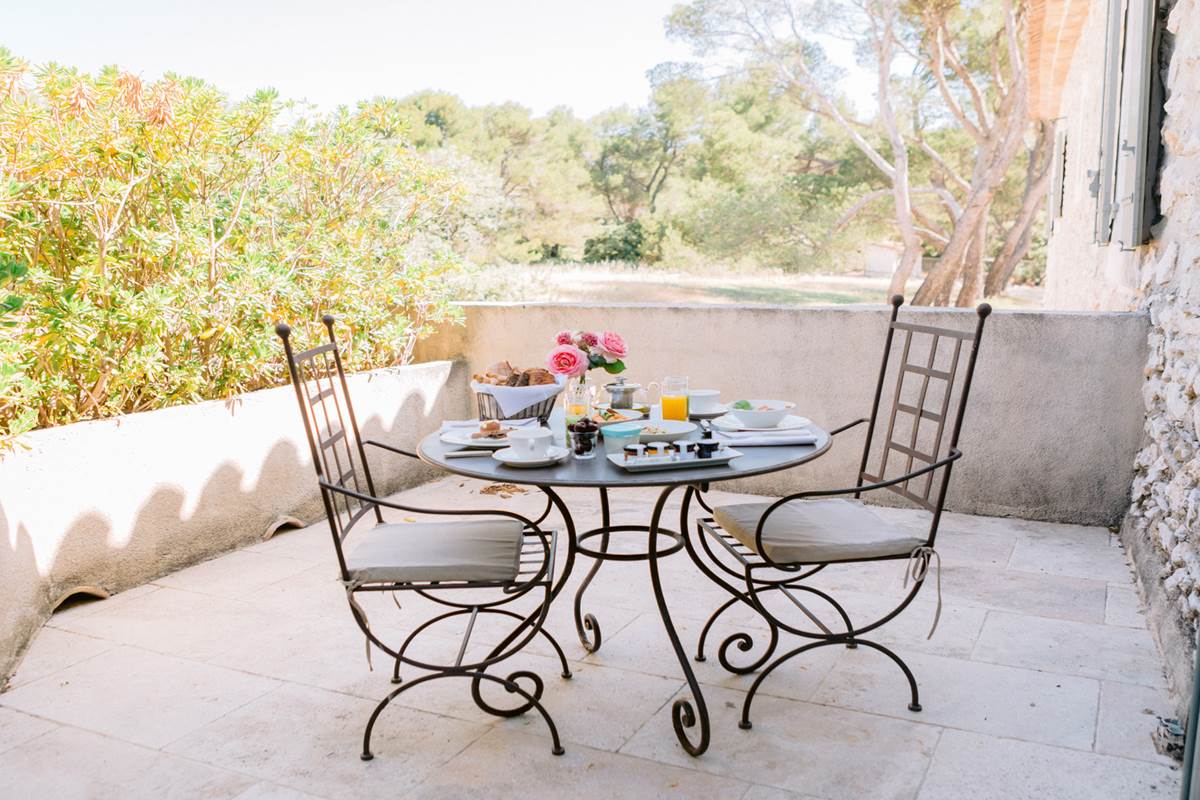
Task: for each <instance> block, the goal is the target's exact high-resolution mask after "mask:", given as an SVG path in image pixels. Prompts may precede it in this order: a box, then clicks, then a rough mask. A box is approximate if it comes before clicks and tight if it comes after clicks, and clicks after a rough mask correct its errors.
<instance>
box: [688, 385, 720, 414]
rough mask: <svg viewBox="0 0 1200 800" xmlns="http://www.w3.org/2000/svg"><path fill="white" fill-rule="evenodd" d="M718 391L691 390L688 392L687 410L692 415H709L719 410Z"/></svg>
mask: <svg viewBox="0 0 1200 800" xmlns="http://www.w3.org/2000/svg"><path fill="white" fill-rule="evenodd" d="M720 401H721V390H720V389H692V390H691V391H689V392H688V410H689V411H691V412H692V413H693V414H711V413H713V412H715V411H719V410H721V402H720Z"/></svg>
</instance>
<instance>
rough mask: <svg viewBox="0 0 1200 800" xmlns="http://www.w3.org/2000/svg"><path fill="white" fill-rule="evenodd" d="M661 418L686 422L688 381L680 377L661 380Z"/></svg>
mask: <svg viewBox="0 0 1200 800" xmlns="http://www.w3.org/2000/svg"><path fill="white" fill-rule="evenodd" d="M662 417H663V419H677V420H683V421H687V418H688V379H687V378H680V377H666V378H663V383H662Z"/></svg>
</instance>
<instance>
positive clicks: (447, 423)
mask: <svg viewBox="0 0 1200 800" xmlns="http://www.w3.org/2000/svg"><path fill="white" fill-rule="evenodd" d="M501 424H503V425H504V426H505V427H506V428H525V427H528V426H536V425H537V424H538V420H537V417H530V418H529V419H506V420H501ZM478 427H479V420H477V419H447V420H443V421H442V432H443V433H444V432H446V431H463V430H475V429H477V428H478Z"/></svg>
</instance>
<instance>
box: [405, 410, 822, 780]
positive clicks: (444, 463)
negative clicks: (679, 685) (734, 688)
mask: <svg viewBox="0 0 1200 800" xmlns="http://www.w3.org/2000/svg"><path fill="white" fill-rule="evenodd" d="M809 428H810V430H811V431H812V432H813V433H815V434H816V435H817V441H816V442H815V443H814V444H811V445H784V446H779V445H776V446H770V447H746V448H744V449H742V450H741V452H742V453H743V455H742V456H740V457H738V458H735V459H733V460H732V461H731V462H729V463H728V464H721V465H713V466H704V467H687V468H680V469H664V470H657V471H653V472H629V471H627V470H625V469H622V468H621V467H618V466H616V465H615V464H613V463H611V462H610V461H609V460H608V459H607V458H605V456H604V452H603V447H601V451H600V452H599V453H597V455H596V457H595V458H591V459H586V460H580V459H576V458H574V457H569V458H567V460H566V461H563V462H562V463H560V464H556V465H554V466H550V467H538V468H523V467H522V468H517V467H509V466H505V465H504V464H501V463H500V462H499V461H496V460H495V459H493V458H489V457H476V458H446V457H445V456H446V453H447V452H451V451H455V450H460V449H462V448H460V447H458V446H456V445H446V444H444V443H443V442H442V441H441V440H440V438H439V437H440V434H439V433H431V434H430V435H428V436H426V437H425V438H424V439H422V440H421V443H420V445H419V446H418V448H417V453H418V455H420V457H421V459H422V460H424V461H425V462H427V463H429V464H432V465H433V466H436V467H439V468H441V469H444V470H446V471H447V472H453V473H455V474H457V475H464V476H466V477H470V478H479V479H481V480H485V481H497V482H503V483H515V484H523V485H527V486H536V487H537V488H538V489H540V490H541V491H542V492H543V493H545V495H546V497H547V503H546V510H545V511H543V512H542V515H541V516H540V517H539V518H538V520H537V521H538V522H539V523H540V522H541V521H542V520H543V519H545V518H546V517H547V516H548V515H549V514H550V511H551V509H556V510H557V511H558V512H559V514H560V515H561V516H562V519H563V524H564V525H565V526H566V533H567V542H568V549H567V561H566V564H565V565H564V567H563V569H562V571H561V573H560V575H559V577H558V580H557V582H556V583H555V585H554V587H553V589H552V591H551V598H556V597H557V596H558V595H559V593H560V592H561V591H562V589H563V587H564V586H566V582H567V580H568V579H569V578H570V576H571V571H572V569H573V567H574V564H575V556H576V555H577V554H579V555H583V556H587V557H589V558H592V559H595V563H594V564H593V565H592V567H591V569H590V570H589V571H588V574H587V575H586V576H585V577H584V579H583V582H582V583H581V584H580V586H579V589H578V590H577V591H576V593H575V607H574V610H575V629H576V632H577V633H578V634H579V641H580V643H581V644H582V645H583V647H584V648H585V649H587V650H589V651H595V650H597V649H599V647H600V643H601V634H600V623H599V621H598V620H597V619H596V618H595V617H594V616H592V615H591V614H584V613H583V595H584V592H586V591H587V587H588V585H589V584H590V583H591V581H592V578H593V577H594V576H595V574H596V572H597V570H598V569H599V568H600V565H601V564H602V563H603V562H604V561H646V562H647V563H648V564H649V566H650V585H651V588H652V590H653V592H654V599H655V601H656V602H657V604H658V611H659V614H660V615H661V617H662V621H663V626H664V627H665V628H666V631H667V638H668V639H669V640H670V642H671V647H672V648H673V649H674V650H675V656H676V658H677V659H678V660H679V666H680V669H681V670H682V671H683V674H684V677H685V678H686V679H687V683H688V687H689V689H690V690H691V694H692V700H688V699H686V698H680V699H679V700H676V701H675V704H674V707H673V708H672V715H671V716H672V723H673V725H674V728H675V735H676V737H678V739H679V743H680V744H681V745H682V746H683V748H684V750H686V751H687V752H688V753H690V754H691V755H693V756H698V755H700V754H701V753H703V752H704V751H705V750H707V749H708V743H709V733H710V726H709V717H708V709H707V707H706V706H705V703H704V695H703V693H702V692H701V690H700V684H699V682H698V681H697V680H696V675H695V672H693V671H692V666H691V663H690V662H689V660H688V657H687V653H686V652H685V651H684V649H683V645H682V644H681V643H680V641H679V635H678V633H677V632H676V631H675V625H674V624H673V623H672V621H671V612H670V609H669V608H668V606H667V600H666V597H665V595H664V593H663V590H662V579H661V577H660V575H659V568H658V559H660V558H664V557H666V556H669V555H672V554H674V553H677V552H679V551H680V550H681V549H683V548H684V547H687V548H688V552H689V553H690V554H692V556H693V560H694V561H696V562H697V564H700V562H699V560H698V559H697V558H696V556H695V551H694V550H693V549H692V545H691V540H690V534H689V526H688V512H689V509H690V506H691V500H692V498H693V497H696V498H697V499H698V501H699V503H700V504H701V505H702V506H704V507H705V508H707V505H706V504H705V503H704V500H703V499H702V498H700V496H699V495H700V494H701V493H702V492H703V491H705V490H706V489H707V487H708V485H709V484H712V483H717V482H720V481H730V480H736V479H737V478H748V477H751V476H754V475H763V474H766V473H769V472H778V471H780V470H784V469H788V468H790V467H795V466H798V465H800V464H804V463H806V462H808V461H812V460H813V459H815V458H818V457H819V456H821V455H823V454H824V453H825V451H826V450H828V449H829V445H830V436H829V434H828V433H827V432H825V431H824V430H822V429H821V428H818V427H817V426H816V425H810V426H809ZM688 438H693V439H695V438H699V433H698V432H697V433H693V434H692V435H691V436H690V437H688ZM647 486H661V487H662V492H661V493H660V494H659V496H658V500H657V502H655V504H654V510H653V512H652V513H651V516H650V523H649V524H648V525H613V524H611V519H610V514H609V504H608V490H609V489H626V488H637V487H647ZM556 487H558V488H561V487H589V488H596V489H599V491H600V514H601V524H600V527H598V528H592V529H590V530H587V531H582V532H580V531H576V529H575V521H574V519H573V518H572V517H571V512H570V510H569V509H568V507H567V505H566V503H565V502H563V500H562V498H561V497H560V496H559V494H558V493H557V492H556V491H555V488H556ZM680 487H686V489H685V492H684V497H683V501H682V504H681V508H680V515H679V530H678V531H672V530H668V529H666V528H663V527H662V526H661V524H660V523H661V522H662V516H663V509H664V508H665V507H666V504H667V500H668V499H669V498H670V497H671V495H672V494H673V493H674V491H675V490H676V489H678V488H680ZM614 533H643V534H646V536H647V547H646V550H645V552H637V553H628V552H610V551H609V549H608V544H609V537H610V536H611V535H612V534H614ZM660 539H665V540H666V541H667V542H669V544H667V545H666V546H665V547H664V546H662V543H661V542H660ZM593 540H598V543H597V546H596V547H592V546H591V544H590V543H591V542H592V541H593ZM709 577H714V576H712V575H710V576H709ZM519 633H520V628H518V629H517V630H515V631H513V633H512V634H510V635H509V637H508V638H507V639H506V640H505V642H502V643H501V644H500V645H497V647H496V650H497V651H499V650H500V649H502V648H503V647H504V646H505V645H506V644H507V643H508V641H510V640H512V639H514V638H515V637H516V636H517V635H518V634H519ZM697 724H698V725H699V735H700V738H699V741H697V742H695V743H693V742H692V741H691V739H690V738H689V737H688V734H687V729H688V728H693V727H696V725H697Z"/></svg>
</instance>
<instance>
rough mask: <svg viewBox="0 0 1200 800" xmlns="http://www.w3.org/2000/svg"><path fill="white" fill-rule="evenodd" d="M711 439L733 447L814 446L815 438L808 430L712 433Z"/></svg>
mask: <svg viewBox="0 0 1200 800" xmlns="http://www.w3.org/2000/svg"><path fill="white" fill-rule="evenodd" d="M713 438H715V439H716V440H717V441H718V442H725V443H726V444H730V445H733V446H734V447H767V446H770V445H797V444H816V443H817V436H816V434H814V433H812V432H811V431H810V430H809V429H808V428H796V429H794V430H787V431H713Z"/></svg>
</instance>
